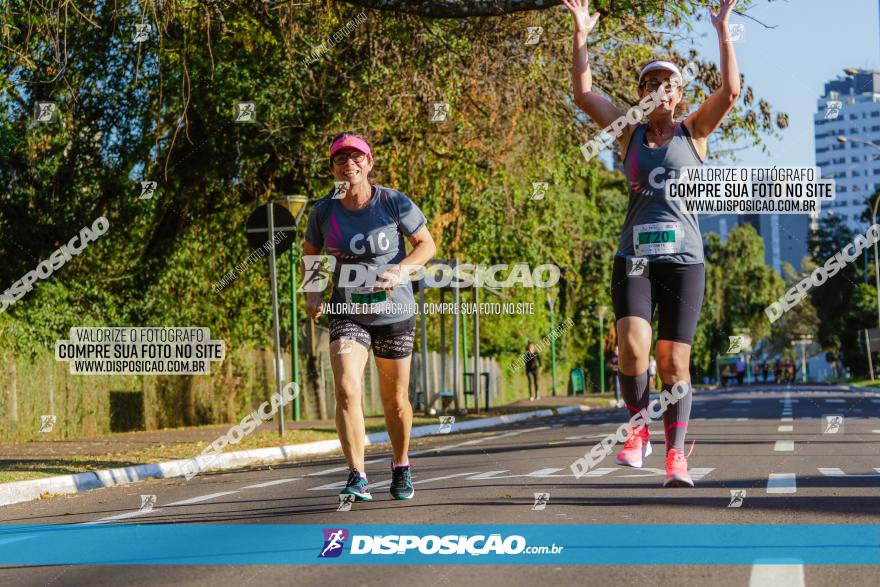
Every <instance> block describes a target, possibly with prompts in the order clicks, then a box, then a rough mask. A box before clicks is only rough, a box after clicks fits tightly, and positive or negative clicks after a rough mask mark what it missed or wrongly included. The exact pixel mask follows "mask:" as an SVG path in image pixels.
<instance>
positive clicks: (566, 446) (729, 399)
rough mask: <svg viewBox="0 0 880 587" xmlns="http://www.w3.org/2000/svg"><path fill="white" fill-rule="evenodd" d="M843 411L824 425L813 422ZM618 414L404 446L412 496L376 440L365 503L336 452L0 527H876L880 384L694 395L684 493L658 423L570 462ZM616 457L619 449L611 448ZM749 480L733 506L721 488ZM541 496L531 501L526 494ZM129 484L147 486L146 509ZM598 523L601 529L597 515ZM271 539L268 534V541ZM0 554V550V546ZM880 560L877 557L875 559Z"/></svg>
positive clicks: (467, 578) (483, 569) (192, 570)
mask: <svg viewBox="0 0 880 587" xmlns="http://www.w3.org/2000/svg"><path fill="white" fill-rule="evenodd" d="M828 415H841V416H843V420H842V424H843V426H842V428H841V429H838V430H837V431H836V432H831V431H830V430H833V429H829V428H828V421H827V420H826V418H825V416H828ZM624 417H625V415H624V413H623V411H622V410H594V411H591V412H583V413H579V414H572V415H569V416H555V417H553V418H544V419H539V420H530V421H527V422H522V423H518V424H514V425H508V426H503V427H499V428H496V429H492V430H491V431H485V432H475V433H463V434H457V433H455V430H454V428H453V433H452V434H449V435H442V436H437V437H430V438H426V439H419V440H418V441H416V442H414V445H413V449H412V451H413V456H412V458H411V462H412V464H413V477H414V481H415V482H416V485H415V488H416V496H415V499H414V500H412V501H408V502H398V501H393V500H391V498H390V496H389V494H388V489H387V487H388V483H389V481H390V474H389V471H388V460H387V459H388V448H387V446H378V447H370V448H369V450H368V465H367V472H368V474H369V477H370V485H371V489H372V492H373V496H374V499H375V501H373V502H371V503H357V504H355V505H354V507H353V508H352V510H351V511H347V512H345V511H337V507H338V505H339V502H338V498H337V493H338V491H339V488H340V487H341V486H342V485H344V483H345V479H346V472H345V465H344V462H343V461H342V459H341V458H340V457H339V456H333V457H325V458H320V459H315V460H311V461H304V462H297V463H286V464H284V465H282V466H277V467H272V468H271V469H269V468H267V467H262V468H260V469H249V470H241V471H235V472H227V473H220V474H202V475H200V476H198V477H196V478H194V479H192V480H191V481H185V480H183V479H182V478H181V479H168V480H152V481H148V482H145V483H139V484H135V485H130V486H122V487H115V488H109V489H102V490H97V491H92V492H89V493H84V494H78V495H73V496H59V497H55V498H52V499H47V500H41V501H36V502H29V503H23V504H16V505H12V506H6V507H3V508H0V523H3V524H25V523H28V524H58V523H87V522H99V523H120V522H125V523H135V522H136V523H145V524H146V523H172V522H173V523H178V522H183V523H192V522H202V523H207V522H223V523H250V524H324V525H333V526H337V525H357V524H398V523H411V524H476V523H486V524H494V523H499V524H500V523H504V524H594V525H602V524H621V523H623V524H628V523H632V524H676V523H696V524H712V523H714V524H792V523H795V524H807V523H809V524H854V523H859V524H876V523H878V521H880V520H878V518H880V491H878V490H880V458H878V456H880V394H873V393H871V392H858V393H854V392H849V391H847V390H846V389H845V388H834V387H804V386H799V387H785V386H761V387H758V386H755V387H751V388H741V389H736V388H733V389H728V390H725V391H716V392H702V393H698V395H697V398H696V400H695V402H694V409H693V413H692V422H691V425H690V432H689V440H688V445H690V439H694V440H696V447H695V448H694V451H693V454H692V455H691V457H690V459H689V462H690V468H691V473H692V476H693V477H694V480H695V482H696V487H695V488H694V489H664V488H663V487H662V483H663V480H664V476H665V473H664V470H663V467H664V461H663V457H662V455H663V453H664V450H663V436H662V427H661V426H659V425H655V426H654V427H653V428H654V429H655V430H652V432H653V434H652V442H653V443H654V444H655V451H654V455H652V456H650V457H648V459H647V461H646V465H645V468H644V469H640V470H635V469H629V468H624V467H617V466H615V465H614V463H613V458H612V457H608V458H607V459H606V460H605V461H603V462H602V463H601V465H600V468H599V469H596V470H595V471H593V472H592V473H591V474H590V476H589V477H585V478H581V479H575V478H574V476H573V475H572V473H571V471H570V469H569V465H570V464H571V463H572V462H573V461H574V460H575V459H577V458H578V457H580V456H582V455H583V454H584V453H585V452H588V451H589V449H590V448H591V447H592V446H593V445H595V444H596V443H597V442H598V441H599V439H600V438H601V437H603V436H605V435H606V434H608V433H609V432H612V431H613V430H614V429H616V427H617V425H619V423H620V422H622V421H623V419H624ZM615 452H616V451H615ZM741 490H745V496H744V498H743V500H742V504H741V506H740V507H728V506H729V505H730V504H731V492H732V491H741ZM538 492H546V493H549V494H550V496H549V501H548V503H547V505H546V507H545V508H544V509H542V510H535V509H533V507H534V504H535V496H534V494H535V493H538ZM142 495H155V496H156V504H155V506H154V509H153V510H152V511H149V512H143V511H140V510H139V508H140V506H141V502H142V498H141V496H142ZM597 528H598V530H599V531H601V527H600V526H597ZM274 546H275V545H266V548H272V547H274ZM0 548H2V547H0ZM878 560H880V556H878ZM878 581H880V567H877V566H830V565H814V566H799V565H786V566H784V567H770V566H765V565H724V566H722V565H702V566H682V565H635V566H619V565H614V566H612V565H593V566H577V565H561V566H553V565H542V566H523V565H510V566H485V565H474V566H470V565H460V566H444V565H436V566H435V565H431V566H423V565H405V566H377V565H351V566H336V567H327V566H318V565H315V566H233V565H224V566H221V565H216V566H204V565H199V566H196V565H193V566H152V567H144V566H110V567H101V566H76V565H65V566H41V567H16V568H8V567H7V568H0V584H2V585H6V586H13V585H16V586H17V585H105V584H106V585H218V584H221V583H222V584H227V585H236V586H246V585H257V584H259V585H276V584H277V585H288V584H293V583H295V584H297V585H332V584H339V585H351V584H358V585H360V584H362V585H389V584H393V585H398V584H399V585H418V586H419V587H427V586H433V585H472V584H476V583H478V582H479V584H481V585H482V586H489V585H505V586H507V587H513V586H518V585H523V586H526V585H528V586H531V585H535V584H542V583H543V584H551V585H588V584H593V583H596V584H606V585H607V584H612V582H615V583H619V584H628V583H630V582H638V584H639V585H701V586H702V585H738V586H743V585H751V586H758V585H772V586H773V587H787V586H798V585H810V586H815V585H823V586H824V585H848V586H849V585H877V584H878Z"/></svg>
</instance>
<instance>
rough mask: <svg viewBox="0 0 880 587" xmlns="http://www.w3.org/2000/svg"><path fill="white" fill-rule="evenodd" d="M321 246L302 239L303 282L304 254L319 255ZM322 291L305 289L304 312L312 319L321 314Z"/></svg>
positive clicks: (304, 273)
mask: <svg viewBox="0 0 880 587" xmlns="http://www.w3.org/2000/svg"><path fill="white" fill-rule="evenodd" d="M320 254H321V247H317V246H315V245H313V244H312V243H310V242H309V241H307V240H304V241H303V250H302V268H303V282H305V279H306V275H308V273H307V272H306V271H307V270H306V260H305V256H306V255H320ZM323 298H324V296H323V293H322V292H319V291H307V292H306V313H307V314H308V315H309V318H311V319H312V320H317V319H318V318H320V317H321V314H323V311H322V310H321V302H323Z"/></svg>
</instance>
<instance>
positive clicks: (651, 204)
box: [617, 123, 703, 265]
mask: <svg viewBox="0 0 880 587" xmlns="http://www.w3.org/2000/svg"><path fill="white" fill-rule="evenodd" d="M647 129H648V125H647V124H642V125H639V126H638V127H636V129H635V130H634V131H633V134H632V138H631V139H630V142H629V146H628V147H627V153H626V155H627V157H626V160H625V161H624V164H623V170H624V172H625V173H626V179H627V182H628V183H629V209H628V210H627V212H626V220H625V221H624V224H623V231H622V232H621V234H620V243H619V247H618V249H617V256H618V257H647V258H648V259H650V261H651V262H652V263H655V262H656V263H682V264H685V265H695V264H698V263H702V262H703V237H702V235H701V234H700V226H699V224H698V223H697V217H696V216H695V215H693V214H689V213H687V212H685V211H683V210H681V209H680V208H679V207H678V205H677V204H675V203H673V202H670V201H669V200H667V199H666V180H667V179H673V178H677V177H678V176H679V174H680V172H681V168H682V167H697V166H700V165H702V164H703V161H702V160H701V159H700V156H699V154H698V153H697V151H696V148H695V147H694V144H693V142H692V141H691V138H690V135H689V134H688V132H687V128H685V126H684V124H683V123H678V124H676V125H675V132H674V133H673V136H672V138H671V139H670V140H669V142H668V143H667V144H666V145H664V146H662V147H660V148H658V149H653V148H651V147H648V146H647V145H646V144H645V133H646V132H647Z"/></svg>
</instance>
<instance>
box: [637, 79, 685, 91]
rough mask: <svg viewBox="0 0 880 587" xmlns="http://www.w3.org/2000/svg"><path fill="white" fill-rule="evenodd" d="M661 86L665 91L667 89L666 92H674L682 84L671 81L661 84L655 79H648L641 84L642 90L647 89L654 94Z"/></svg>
mask: <svg viewBox="0 0 880 587" xmlns="http://www.w3.org/2000/svg"><path fill="white" fill-rule="evenodd" d="M660 86H663V89H665V90H672V89H675V88H680V87H681V82H679V81H669V80H666V81H665V82H660V81H657V80H655V79H647V80H645V81H643V82H642V83H640V84H639V88H642V89H644V88H647V89H649V90H651V91H652V92H653V91H655V90H657V89H658V88H659V87H660Z"/></svg>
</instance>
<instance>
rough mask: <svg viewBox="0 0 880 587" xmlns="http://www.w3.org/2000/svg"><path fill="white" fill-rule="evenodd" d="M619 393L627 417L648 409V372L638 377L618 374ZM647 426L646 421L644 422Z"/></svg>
mask: <svg viewBox="0 0 880 587" xmlns="http://www.w3.org/2000/svg"><path fill="white" fill-rule="evenodd" d="M620 392H621V394H622V395H623V401H624V403H625V404H626V409H627V410H629V415H630V417H632V416H633V415H634V414H637V413H639V412H641V411H642V410H644V409H646V408H647V407H648V400H649V399H650V396H649V394H648V372H647V371H645V372H644V373H642V374H640V375H624V374H623V372H621V373H620ZM645 425H646V426H647V419H646V422H645Z"/></svg>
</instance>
